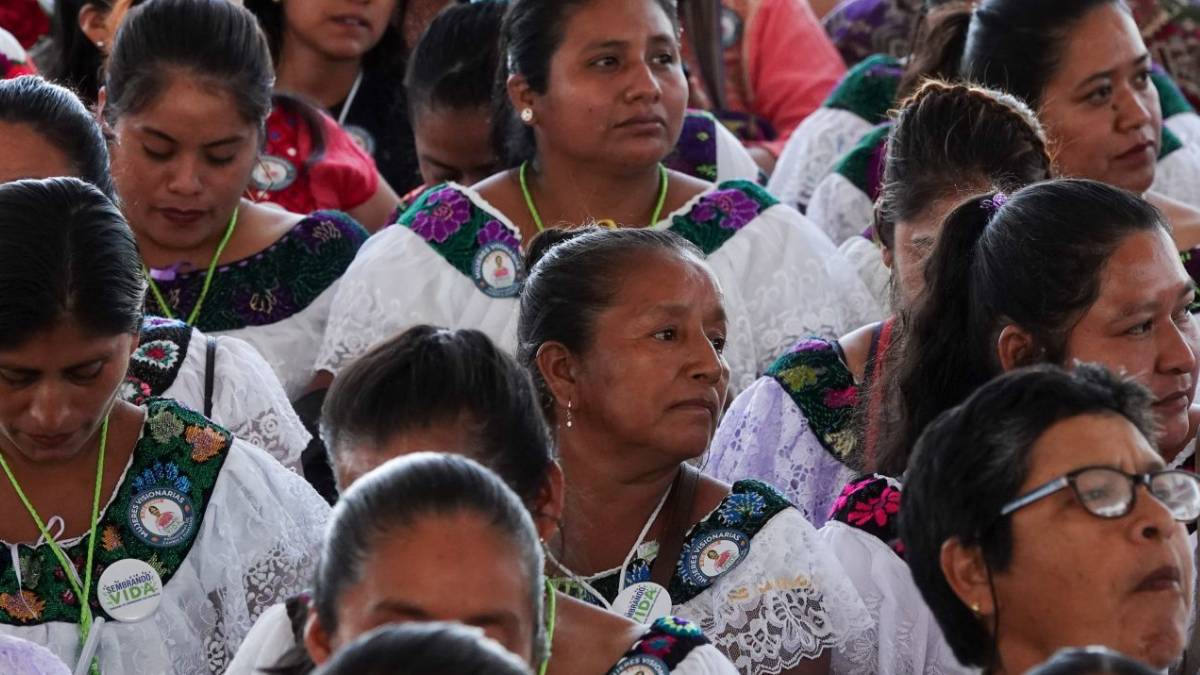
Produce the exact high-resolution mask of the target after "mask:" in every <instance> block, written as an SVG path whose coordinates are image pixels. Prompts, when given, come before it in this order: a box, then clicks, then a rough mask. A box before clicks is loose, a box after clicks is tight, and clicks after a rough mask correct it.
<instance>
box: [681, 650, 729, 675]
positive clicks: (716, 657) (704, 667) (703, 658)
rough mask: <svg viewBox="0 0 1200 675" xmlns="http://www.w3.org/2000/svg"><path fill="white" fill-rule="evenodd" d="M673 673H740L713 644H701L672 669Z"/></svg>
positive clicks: (704, 674)
mask: <svg viewBox="0 0 1200 675" xmlns="http://www.w3.org/2000/svg"><path fill="white" fill-rule="evenodd" d="M671 675H739V674H738V671H737V668H734V667H733V664H732V663H730V661H729V659H727V658H725V655H724V654H722V653H721V650H719V649H717V648H716V647H714V646H712V645H700V646H699V647H696V648H695V649H693V650H692V651H690V652H688V655H687V656H685V657H684V659H683V660H682V661H680V662H679V663H677V664H675V667H674V668H672V669H671Z"/></svg>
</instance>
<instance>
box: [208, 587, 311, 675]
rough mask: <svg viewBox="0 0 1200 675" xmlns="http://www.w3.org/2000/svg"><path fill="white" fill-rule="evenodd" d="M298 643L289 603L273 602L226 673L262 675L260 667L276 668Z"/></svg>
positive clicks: (245, 640) (240, 648)
mask: <svg viewBox="0 0 1200 675" xmlns="http://www.w3.org/2000/svg"><path fill="white" fill-rule="evenodd" d="M294 646H296V636H295V633H293V632H292V622H291V620H290V619H289V618H288V614H287V605H285V604H283V603H280V604H278V605H272V606H271V607H270V608H269V609H267V611H265V612H263V613H262V616H260V617H258V621H255V622H254V627H253V628H251V629H250V632H249V633H247V634H246V639H244V640H242V645H241V647H239V648H238V650H237V655H236V656H234V657H233V662H231V663H230V664H229V668H228V669H227V670H226V671H225V675H260V673H259V671H260V669H263V668H272V667H274V666H275V664H277V663H279V659H280V658H281V657H282V656H283V655H284V654H286V653H287V652H288V651H289V650H290V649H291V648H292V647H294Z"/></svg>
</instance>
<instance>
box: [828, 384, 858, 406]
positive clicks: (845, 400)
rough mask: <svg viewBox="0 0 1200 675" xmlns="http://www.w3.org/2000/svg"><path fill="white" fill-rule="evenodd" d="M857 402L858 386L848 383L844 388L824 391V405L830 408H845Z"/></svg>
mask: <svg viewBox="0 0 1200 675" xmlns="http://www.w3.org/2000/svg"><path fill="white" fill-rule="evenodd" d="M857 403H858V387H856V386H854V385H850V386H849V387H846V388H845V389H830V390H829V391H826V392H825V405H826V406H828V407H830V408H847V407H851V406H854V405H856V404H857Z"/></svg>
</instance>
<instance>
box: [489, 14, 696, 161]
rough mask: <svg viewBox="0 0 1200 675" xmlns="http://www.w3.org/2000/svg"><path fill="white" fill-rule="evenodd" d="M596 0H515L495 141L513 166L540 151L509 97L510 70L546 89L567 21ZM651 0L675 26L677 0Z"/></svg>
mask: <svg viewBox="0 0 1200 675" xmlns="http://www.w3.org/2000/svg"><path fill="white" fill-rule="evenodd" d="M593 1H594V0H555V1H554V2H546V0H511V1H510V2H509V8H508V12H507V13H506V14H505V15H504V23H503V24H502V25H501V27H500V56H501V58H503V59H504V61H503V65H502V67H500V68H498V69H497V72H496V91H495V94H494V95H493V97H494V99H495V106H496V107H495V109H494V110H493V112H492V142H493V143H492V144H493V145H494V146H495V148H496V151H497V154H498V156H499V157H500V158H501V162H502V163H503V165H504V166H506V167H510V168H511V167H514V166H517V165H519V164H521V163H522V162H525V161H528V160H532V159H533V158H534V156H535V155H536V154H537V144H536V142H535V141H534V136H533V130H532V129H530V128H529V127H528V126H526V125H524V124H522V123H521V121H520V119H518V118H517V115H516V111H515V110H513V106H512V102H511V101H510V100H509V98H508V76H509V75H521V76H523V77H524V78H525V81H526V82H527V83H528V84H529V88H530V89H532V90H533V91H535V92H537V93H539V94H544V93H546V90H547V88H548V87H549V85H550V61H551V59H552V58H553V57H554V53H555V52H556V51H558V48H559V47H560V46H562V41H563V38H564V33H565V32H566V25H567V21H568V20H569V19H570V18H571V15H572V14H574V13H575V11H577V10H578V9H579V7H580V6H581V5H586V4H588V3H590V2H593ZM646 1H647V2H650V1H653V2H654V3H655V4H657V5H658V6H659V7H660V8H661V9H662V10H663V11H664V12H666V14H667V17H668V18H669V19H670V20H671V24H672V25H673V26H674V27H675V30H676V32H678V30H679V16H678V12H677V10H676V0H646Z"/></svg>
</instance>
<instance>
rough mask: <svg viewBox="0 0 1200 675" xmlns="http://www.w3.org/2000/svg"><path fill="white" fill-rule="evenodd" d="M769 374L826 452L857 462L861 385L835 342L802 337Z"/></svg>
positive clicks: (846, 461) (844, 461)
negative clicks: (858, 409) (799, 412)
mask: <svg viewBox="0 0 1200 675" xmlns="http://www.w3.org/2000/svg"><path fill="white" fill-rule="evenodd" d="M766 376H767V377H770V378H772V379H774V380H775V382H776V383H778V384H779V386H780V387H781V388H782V389H783V390H784V391H785V392H786V393H787V395H788V396H789V397H790V398H791V399H792V402H793V403H795V404H796V407H797V408H799V409H800V411H801V412H803V413H804V416H805V417H806V418H807V419H808V425H809V428H810V429H812V432H813V435H814V436H816V437H817V440H818V441H820V442H821V447H823V448H825V451H826V452H828V453H829V454H830V455H831V456H832V457H833V458H834V459H836V460H838V461H839V462H841V463H843V464H846V465H847V466H854V465H855V464H857V463H858V459H859V457H858V447H859V443H858V435H857V434H856V433H855V430H854V414H855V410H856V409H857V406H858V395H859V388H858V385H857V384H856V383H855V381H854V374H853V373H851V372H850V369H849V368H848V367H847V366H846V364H845V362H843V361H842V358H841V356H840V355H839V353H838V350H837V348H836V345H835V344H834V343H833V342H831V341H829V340H825V339H822V338H808V339H806V340H801V341H800V342H798V343H797V344H796V345H795V346H793V347H792V348H791V350H790V351H789V352H788V353H787V354H784V355H783V356H781V357H779V358H778V359H777V360H776V361H775V362H774V363H772V364H771V365H770V367H768V368H767V371H766Z"/></svg>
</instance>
